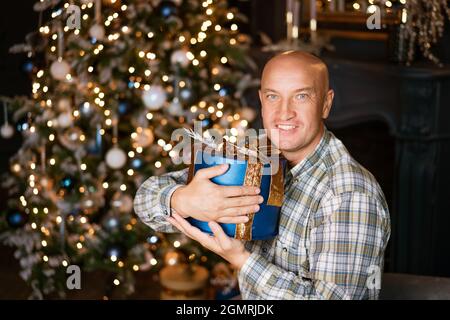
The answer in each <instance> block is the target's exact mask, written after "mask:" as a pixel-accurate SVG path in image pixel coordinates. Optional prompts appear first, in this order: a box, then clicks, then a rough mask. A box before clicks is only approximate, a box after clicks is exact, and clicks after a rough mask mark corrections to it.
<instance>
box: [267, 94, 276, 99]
mask: <svg viewBox="0 0 450 320" xmlns="http://www.w3.org/2000/svg"><path fill="white" fill-rule="evenodd" d="M266 98H267V99H269V100H275V99H276V98H277V96H276V95H275V94H268V95H267V96H266Z"/></svg>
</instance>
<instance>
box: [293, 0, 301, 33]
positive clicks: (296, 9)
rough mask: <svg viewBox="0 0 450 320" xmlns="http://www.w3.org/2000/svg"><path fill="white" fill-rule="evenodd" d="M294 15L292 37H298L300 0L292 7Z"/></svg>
mask: <svg viewBox="0 0 450 320" xmlns="http://www.w3.org/2000/svg"><path fill="white" fill-rule="evenodd" d="M292 15H293V18H294V19H293V26H292V37H293V38H294V39H298V34H299V30H300V0H295V1H294V7H293V9H292Z"/></svg>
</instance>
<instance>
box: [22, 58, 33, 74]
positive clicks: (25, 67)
mask: <svg viewBox="0 0 450 320" xmlns="http://www.w3.org/2000/svg"><path fill="white" fill-rule="evenodd" d="M22 68H23V71H25V72H31V71H33V68H34V64H33V62H32V61H31V60H27V61H26V62H25V63H24V64H23V66H22Z"/></svg>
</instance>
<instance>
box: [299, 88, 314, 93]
mask: <svg viewBox="0 0 450 320" xmlns="http://www.w3.org/2000/svg"><path fill="white" fill-rule="evenodd" d="M301 91H309V92H314V88H313V87H305V88H299V89H297V90H295V91H294V92H301Z"/></svg>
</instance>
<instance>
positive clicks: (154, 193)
mask: <svg viewBox="0 0 450 320" xmlns="http://www.w3.org/2000/svg"><path fill="white" fill-rule="evenodd" d="M188 171H189V168H185V169H183V170H180V171H174V172H169V173H165V174H163V175H161V176H153V177H150V178H148V179H147V180H145V181H144V183H142V185H141V186H140V187H139V188H138V190H137V192H136V196H135V198H134V211H135V212H136V214H137V216H138V217H139V218H140V219H141V220H142V222H144V223H145V224H146V225H148V226H149V227H150V228H152V229H153V230H155V231H158V232H178V230H177V229H176V228H174V227H173V226H172V225H171V224H170V223H169V222H168V221H167V219H166V218H167V217H168V216H169V215H170V214H171V210H172V209H171V207H170V198H171V197H172V194H173V193H174V192H175V190H176V189H178V188H179V187H180V186H182V185H185V184H186V181H187V177H188Z"/></svg>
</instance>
